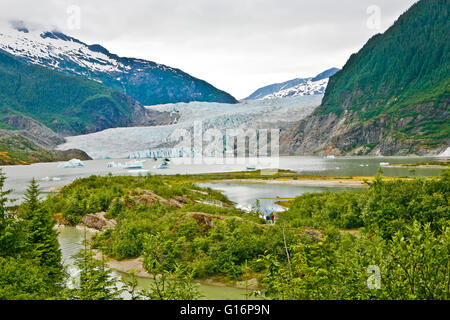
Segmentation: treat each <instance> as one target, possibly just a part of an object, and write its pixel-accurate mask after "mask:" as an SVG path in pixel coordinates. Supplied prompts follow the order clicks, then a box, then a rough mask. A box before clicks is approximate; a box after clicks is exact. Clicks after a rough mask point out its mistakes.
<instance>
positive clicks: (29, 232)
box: [20, 178, 63, 282]
mask: <svg viewBox="0 0 450 320" xmlns="http://www.w3.org/2000/svg"><path fill="white" fill-rule="evenodd" d="M39 196H40V191H39V185H38V184H37V182H36V180H35V179H34V178H33V179H32V180H31V183H30V186H29V187H28V189H27V191H26V194H25V201H24V203H23V205H22V208H21V211H20V216H21V218H22V219H23V220H24V221H25V230H26V239H27V242H28V244H29V245H30V246H31V248H32V256H34V257H35V258H37V259H38V260H39V262H40V265H42V266H43V267H47V268H49V275H50V276H51V278H53V279H54V280H55V282H59V281H60V280H62V278H63V267H62V264H61V258H62V256H61V250H60V248H59V243H58V233H57V231H55V225H56V222H55V221H54V220H53V219H52V217H51V215H50V213H49V212H48V210H47V209H46V208H45V206H44V205H43V204H42V203H41V202H40V200H39Z"/></svg>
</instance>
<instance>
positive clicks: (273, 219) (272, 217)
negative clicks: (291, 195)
mask: <svg viewBox="0 0 450 320" xmlns="http://www.w3.org/2000/svg"><path fill="white" fill-rule="evenodd" d="M270 220H271V221H272V223H275V215H274V214H273V213H271V214H270Z"/></svg>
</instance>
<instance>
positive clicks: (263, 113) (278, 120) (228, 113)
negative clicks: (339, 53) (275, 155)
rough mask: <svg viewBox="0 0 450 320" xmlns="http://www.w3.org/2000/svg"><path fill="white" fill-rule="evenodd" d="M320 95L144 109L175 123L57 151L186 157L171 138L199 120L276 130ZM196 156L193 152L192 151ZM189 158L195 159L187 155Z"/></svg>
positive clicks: (79, 141) (222, 126) (84, 140)
mask: <svg viewBox="0 0 450 320" xmlns="http://www.w3.org/2000/svg"><path fill="white" fill-rule="evenodd" d="M322 97H323V95H311V96H298V97H289V98H276V99H271V100H254V101H244V102H241V103H239V104H224V103H209V102H191V103H176V104H165V105H157V106H151V107H147V108H149V109H153V110H157V111H167V112H171V113H177V114H178V115H179V118H178V121H177V123H175V124H171V125H166V126H154V127H132V128H114V129H108V130H104V131H101V132H96V133H92V134H87V135H81V136H74V137H68V138H67V142H66V143H64V144H62V145H60V146H59V147H58V149H60V150H66V149H72V148H76V149H81V150H83V151H85V152H87V153H88V154H89V156H91V157H92V158H94V159H103V158H108V157H109V158H153V157H156V158H163V157H169V158H174V157H182V156H187V154H186V150H183V149H182V148H175V149H174V146H176V144H177V141H173V140H172V139H171V135H172V134H173V133H174V132H175V130H177V129H184V130H188V131H192V130H193V126H194V123H195V122H196V121H201V124H202V127H203V131H204V132H205V131H206V130H208V129H218V130H226V129H237V128H243V129H250V128H253V129H279V128H285V127H287V126H289V125H290V124H292V123H293V122H296V121H298V120H300V119H303V118H305V117H306V116H308V115H309V114H311V113H312V111H313V110H314V109H315V108H316V107H317V106H318V105H320V103H321V100H322ZM192 153H195V150H193V151H192ZM189 156H195V154H190V155H189Z"/></svg>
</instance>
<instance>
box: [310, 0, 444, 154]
mask: <svg viewBox="0 0 450 320" xmlns="http://www.w3.org/2000/svg"><path fill="white" fill-rule="evenodd" d="M449 10H450V2H449V1H447V0H422V1H419V2H418V3H416V4H415V5H413V6H412V7H411V8H410V9H409V10H408V11H407V12H406V13H404V14H403V15H402V16H401V17H400V18H399V19H398V21H397V22H396V23H395V24H394V25H393V26H392V27H391V28H390V29H389V30H387V31H386V32H385V33H384V34H378V35H376V36H374V37H373V38H372V39H370V40H369V41H368V42H367V44H366V45H365V46H364V47H363V48H362V49H361V50H360V51H359V52H358V53H357V54H354V55H352V56H351V58H350V59H349V60H348V62H347V63H346V65H345V66H344V68H343V69H342V71H340V72H338V73H337V74H336V75H335V76H334V77H332V78H331V80H330V83H329V85H328V88H327V90H326V93H325V97H324V99H323V102H322V106H321V107H320V108H318V109H317V110H316V112H315V114H316V115H323V114H328V113H334V114H336V115H338V116H341V115H342V114H343V112H344V110H349V111H353V112H357V115H358V116H357V118H358V120H359V121H361V122H365V121H370V120H372V121H373V119H374V118H377V117H381V116H385V117H386V122H385V126H387V127H388V126H391V125H392V126H396V123H395V122H396V121H398V120H400V119H402V118H403V119H406V121H407V124H406V125H404V126H402V127H400V128H395V129H394V131H395V132H396V133H397V134H398V138H404V139H415V140H421V142H422V143H424V144H431V145H439V144H441V143H443V142H444V141H445V140H446V139H448V137H449V136H450V125H449V121H448V120H449V118H448V116H449V115H448V105H449V97H450V91H449V87H450V76H449V68H450V50H449V49H450V48H449V45H450V33H449V32H448V31H449V30H450V19H449Z"/></svg>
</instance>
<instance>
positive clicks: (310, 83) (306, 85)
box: [244, 68, 339, 100]
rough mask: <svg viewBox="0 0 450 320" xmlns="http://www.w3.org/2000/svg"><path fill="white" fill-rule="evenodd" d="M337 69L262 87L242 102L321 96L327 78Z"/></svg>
mask: <svg viewBox="0 0 450 320" xmlns="http://www.w3.org/2000/svg"><path fill="white" fill-rule="evenodd" d="M338 71H339V69H337V68H331V69H328V70H326V71H324V72H322V73H320V74H318V75H317V76H315V77H311V78H296V79H292V80H289V81H286V82H283V83H275V84H271V85H268V86H265V87H262V88H260V89H258V90H256V91H255V92H253V93H252V94H251V95H250V96H248V97H247V98H245V99H244V100H257V99H273V98H284V97H294V96H305V95H314V94H323V93H324V92H325V89H326V87H327V84H328V78H330V77H331V76H332V75H334V74H335V73H336V72H338Z"/></svg>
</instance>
